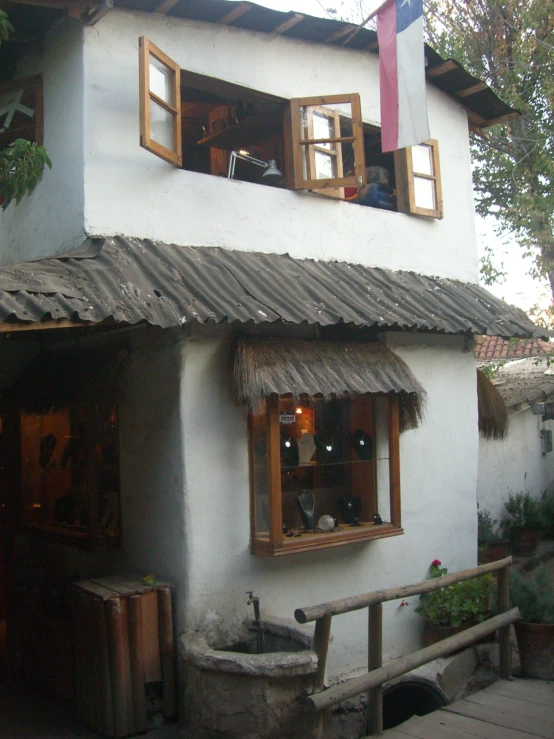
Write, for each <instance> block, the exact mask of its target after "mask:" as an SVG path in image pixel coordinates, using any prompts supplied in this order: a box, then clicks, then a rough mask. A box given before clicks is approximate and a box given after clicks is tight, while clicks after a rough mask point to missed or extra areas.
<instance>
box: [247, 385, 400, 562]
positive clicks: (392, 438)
mask: <svg viewBox="0 0 554 739" xmlns="http://www.w3.org/2000/svg"><path fill="white" fill-rule="evenodd" d="M386 398H387V414H388V447H389V501H390V518H391V521H390V523H383V524H379V525H368V526H364V527H360V528H348V529H346V530H342V531H338V532H329V533H326V534H321V535H319V536H316V537H299V538H296V537H295V538H284V536H283V510H282V492H281V460H280V423H279V400H280V398H279V396H277V395H272V396H270V397H268V398H267V399H266V411H265V416H266V443H267V485H268V512H269V534H268V536H266V537H263V538H260V537H259V536H258V535H257V532H256V497H255V496H256V491H255V484H254V481H255V469H254V467H255V449H254V434H253V416H252V415H251V414H250V415H249V419H248V430H249V466H250V551H251V552H252V554H260V555H263V556H269V557H278V556H283V555H287V554H294V553H296V552H305V551H312V550H315V549H327V548H329V547H337V546H342V545H344V544H354V543H357V542H364V541H371V540H373V539H382V538H386V537H390V536H399V535H400V534H403V533H404V530H403V529H402V519H401V497H400V409H399V401H398V395H396V394H389V395H387V396H386Z"/></svg>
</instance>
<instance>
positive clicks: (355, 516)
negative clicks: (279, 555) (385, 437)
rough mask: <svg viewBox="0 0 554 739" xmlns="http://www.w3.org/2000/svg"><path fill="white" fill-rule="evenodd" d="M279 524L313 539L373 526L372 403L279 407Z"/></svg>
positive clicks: (291, 533) (288, 533) (283, 403)
mask: <svg viewBox="0 0 554 739" xmlns="http://www.w3.org/2000/svg"><path fill="white" fill-rule="evenodd" d="M279 415H280V424H279V428H280V437H281V444H280V448H281V489H282V506H283V509H282V513H283V525H284V526H285V527H286V532H285V540H286V538H287V537H290V538H293V537H306V536H309V537H312V536H320V535H323V534H324V533H325V529H326V527H327V526H330V529H329V530H330V531H333V530H334V531H339V530H347V529H348V528H349V527H360V526H371V525H373V514H374V513H376V512H377V507H376V506H377V501H376V497H375V494H376V484H375V483H376V463H377V460H376V456H375V449H376V440H375V430H374V428H375V427H374V415H373V399H372V398H371V397H370V396H365V397H361V398H357V399H355V400H352V401H350V400H340V401H339V400H332V401H327V402H325V401H319V402H317V403H316V404H315V405H314V406H308V405H303V404H301V405H299V404H295V403H294V401H293V400H292V399H291V398H282V399H281V400H280V403H279ZM322 517H324V518H323V520H322Z"/></svg>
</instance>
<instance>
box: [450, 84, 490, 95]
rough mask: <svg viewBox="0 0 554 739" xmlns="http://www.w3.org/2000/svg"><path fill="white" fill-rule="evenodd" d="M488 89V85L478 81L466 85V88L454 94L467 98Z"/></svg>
mask: <svg viewBox="0 0 554 739" xmlns="http://www.w3.org/2000/svg"><path fill="white" fill-rule="evenodd" d="M486 89H487V86H486V85H485V83H484V82H477V84H475V85H471V87H466V88H465V90H458V91H457V92H455V93H454V95H456V97H457V98H467V97H469V96H470V95H475V93H476V92H481V91H482V90H486Z"/></svg>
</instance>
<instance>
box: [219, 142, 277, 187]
mask: <svg viewBox="0 0 554 739" xmlns="http://www.w3.org/2000/svg"><path fill="white" fill-rule="evenodd" d="M237 159H243V160H244V161H245V162H251V163H252V164H256V165H257V166H258V167H263V168H264V169H265V172H264V173H263V175H262V179H263V180H264V181H265V182H267V184H268V185H277V184H278V183H279V182H281V181H282V180H283V173H282V172H280V171H279V170H278V169H277V162H276V161H275V159H270V160H269V162H264V161H263V160H262V159H256V157H253V156H250V154H249V153H248V152H247V151H242V150H241V151H232V152H231V155H230V157H229V168H228V170H227V179H229V180H232V179H233V178H234V176H235V165H236V163H237Z"/></svg>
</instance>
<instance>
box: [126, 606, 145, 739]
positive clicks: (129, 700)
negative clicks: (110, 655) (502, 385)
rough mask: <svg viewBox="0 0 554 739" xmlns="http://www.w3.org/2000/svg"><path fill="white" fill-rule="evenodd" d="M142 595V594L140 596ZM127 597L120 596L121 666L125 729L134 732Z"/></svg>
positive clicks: (130, 732)
mask: <svg viewBox="0 0 554 739" xmlns="http://www.w3.org/2000/svg"><path fill="white" fill-rule="evenodd" d="M141 597H144V596H141ZM128 601H129V599H128V598H121V635H122V639H123V667H124V675H125V705H126V708H127V731H128V733H129V734H135V733H136V728H135V708H134V703H133V689H132V680H131V650H130V648H129V608H128V605H127V604H128Z"/></svg>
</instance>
